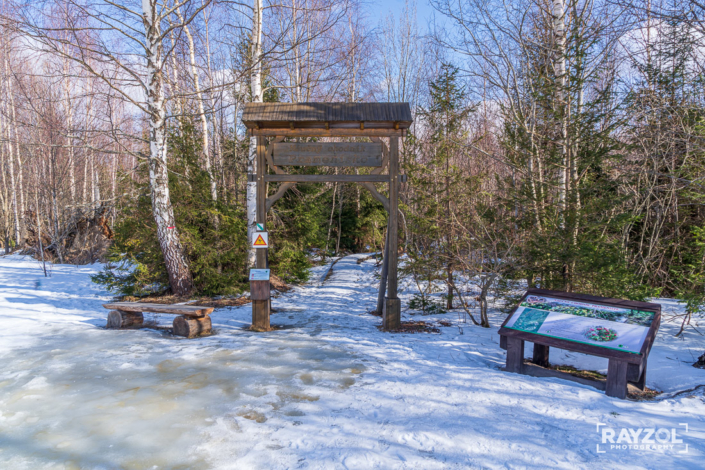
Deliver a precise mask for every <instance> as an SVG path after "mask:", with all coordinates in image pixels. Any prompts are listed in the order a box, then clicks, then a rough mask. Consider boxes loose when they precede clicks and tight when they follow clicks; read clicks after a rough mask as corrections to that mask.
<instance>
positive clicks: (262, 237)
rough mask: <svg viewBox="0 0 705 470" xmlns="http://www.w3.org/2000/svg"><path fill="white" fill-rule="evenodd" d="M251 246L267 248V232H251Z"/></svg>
mask: <svg viewBox="0 0 705 470" xmlns="http://www.w3.org/2000/svg"><path fill="white" fill-rule="evenodd" d="M252 247H253V248H269V232H255V233H253V234H252Z"/></svg>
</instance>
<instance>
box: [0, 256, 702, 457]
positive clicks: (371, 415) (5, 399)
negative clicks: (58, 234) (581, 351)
mask: <svg viewBox="0 0 705 470" xmlns="http://www.w3.org/2000/svg"><path fill="white" fill-rule="evenodd" d="M361 257H364V255H354V256H348V257H345V258H343V259H341V260H340V261H339V262H338V263H337V264H336V265H335V267H334V269H333V272H332V275H331V276H330V277H329V278H328V280H327V281H326V282H325V283H323V285H322V286H320V287H318V286H319V284H320V282H319V277H320V276H321V275H322V274H323V273H324V272H325V270H326V267H325V266H321V267H318V268H315V270H314V271H315V272H314V281H313V282H311V285H310V286H307V287H301V288H297V289H296V290H295V291H293V292H291V293H289V294H285V295H282V296H280V297H279V298H277V299H275V300H274V301H273V304H274V306H275V308H277V309H278V310H279V312H278V313H276V314H274V315H273V316H272V323H273V324H276V325H280V326H283V327H284V328H283V329H281V330H278V331H274V332H270V333H264V334H262V333H251V332H249V331H246V330H244V329H243V327H246V326H247V325H248V324H249V322H250V319H251V310H250V307H249V305H246V306H244V307H241V308H231V309H221V310H217V311H216V312H214V314H213V316H212V318H213V326H214V328H215V329H216V334H215V335H214V336H211V337H208V338H198V339H192V340H186V339H181V338H176V337H172V336H169V335H168V334H167V333H165V332H163V331H159V330H151V329H143V330H137V331H113V330H105V329H104V328H103V327H104V326H105V323H106V317H107V311H106V310H105V309H104V308H102V307H101V304H102V303H103V302H104V301H106V300H109V299H110V296H109V295H108V294H107V293H106V292H104V291H102V290H101V289H99V288H98V287H97V286H96V285H94V284H92V283H91V281H90V278H89V276H90V274H92V273H94V272H96V271H97V270H98V269H99V266H98V265H96V266H93V267H90V266H89V267H85V266H84V267H74V266H54V267H53V269H52V276H51V277H50V278H48V279H45V278H44V277H43V275H42V272H41V271H40V269H39V266H38V264H37V262H36V261H33V260H31V259H29V258H23V257H19V256H9V257H4V258H0V468H1V469H13V470H15V469H17V470H20V469H44V468H48V469H118V468H120V469H122V468H125V469H133V468H134V469H148V468H155V469H156V468H159V469H163V468H164V469H166V468H170V469H171V468H183V469H205V468H218V469H220V468H222V469H250V468H252V469H260V468H261V469H288V468H308V469H317V468H325V469H337V468H349V469H364V468H381V469H393V468H408V469H437V468H438V469H440V468H536V469H544V468H566V469H574V468H586V469H588V468H601V469H602V468H620V469H636V468H654V469H656V468H658V469H670V468H703V461H704V460H703V457H704V456H703V450H704V448H703V445H702V443H703V438H704V437H705V432H704V425H705V422H704V421H705V400H704V398H703V392H702V389H703V387H700V388H699V389H698V390H697V391H696V392H692V393H682V394H677V392H679V391H683V390H687V389H692V388H694V387H697V386H698V385H702V384H705V371H703V370H700V369H695V368H693V367H692V366H691V364H692V363H693V362H694V360H695V359H696V358H697V356H698V355H699V354H701V353H702V350H703V349H705V341H703V338H702V337H701V336H700V335H698V334H697V333H696V332H694V331H692V330H690V331H689V332H688V333H687V334H686V335H685V337H684V338H683V339H678V338H674V336H673V334H674V333H675V332H676V331H677V325H676V324H675V323H670V322H668V321H666V322H664V325H663V326H662V328H661V331H660V333H659V335H658V338H657V341H656V343H655V345H654V348H653V350H652V353H651V356H650V358H649V367H648V374H647V385H648V386H649V387H651V388H656V389H659V390H662V391H664V392H666V393H664V394H663V395H661V396H660V397H659V398H658V399H657V400H654V401H641V402H634V401H625V400H618V399H613V398H609V397H607V396H605V395H604V393H602V392H599V391H597V390H595V389H593V388H591V387H587V386H582V385H579V384H576V383H572V382H567V381H562V380H558V379H545V378H542V379H539V378H532V377H528V376H522V375H516V374H509V373H505V372H502V371H501V370H500V367H502V366H503V364H504V358H505V353H504V351H503V350H501V349H500V348H499V344H498V341H499V338H498V336H497V333H496V332H497V328H498V326H499V324H500V323H501V322H502V321H503V319H504V316H503V315H502V314H500V313H497V312H493V313H492V316H491V321H492V324H493V327H492V328H490V329H482V328H479V327H475V326H472V325H471V324H469V323H468V324H463V325H461V326H462V330H463V334H460V329H459V328H458V326H457V325H456V324H457V322H458V315H457V314H455V313H450V314H445V315H436V316H432V317H422V318H421V317H420V316H415V317H413V318H416V319H423V320H426V321H434V320H440V319H444V320H449V321H451V322H452V323H453V324H454V326H451V327H441V328H440V330H441V332H440V334H388V333H382V332H380V331H379V330H378V329H377V325H379V324H380V319H379V318H377V317H374V316H371V315H367V314H366V313H365V312H366V311H367V310H370V309H371V308H374V305H375V299H376V285H377V282H376V281H375V280H374V277H373V273H374V269H375V268H374V264H373V262H372V261H365V262H362V263H360V264H358V262H357V260H358V258H361ZM411 294H412V292H411V291H410V288H409V286H407V289H406V290H405V291H404V292H403V295H404V296H406V299H405V300H408V298H409V296H410V295H411ZM660 302H661V303H662V304H663V305H664V312H665V313H668V312H669V311H671V310H672V311H678V309H680V306H679V305H678V304H677V303H675V302H674V301H671V300H665V299H664V300H660ZM408 315H409V312H406V313H405V317H408ZM172 318H173V317H171V316H168V315H164V316H161V317H159V321H160V322H163V323H168V322H170V321H171V319H172ZM408 318H410V317H408ZM529 353H530V346H529V348H528V350H527V354H529ZM551 361H552V362H553V363H565V364H573V365H576V366H578V367H580V368H587V369H597V370H605V369H606V366H607V361H606V360H602V359H597V358H590V357H586V356H581V355H578V354H574V353H569V352H564V351H559V350H552V351H551ZM598 423H603V426H602V429H605V428H610V429H612V430H614V431H615V432H616V436H619V435H620V432H623V433H625V434H624V436H626V435H628V434H627V433H628V432H629V429H631V430H632V432H637V429H638V428H643V429H649V428H654V429H657V430H658V429H660V428H665V429H667V430H671V429H676V433H677V437H676V439H682V441H683V443H682V444H680V443H677V444H674V445H673V447H672V448H666V449H656V450H654V449H651V450H640V449H626V450H617V449H610V446H609V443H607V444H603V443H602V440H601V433H600V432H598V431H597V427H598ZM685 425H687V432H686V427H685ZM622 429H627V431H622ZM665 432H667V431H662V433H661V435H660V438H661V439H662V440H665V437H664V436H665V434H664V433H665ZM656 444H658V442H656ZM686 445H687V452H685V450H686Z"/></svg>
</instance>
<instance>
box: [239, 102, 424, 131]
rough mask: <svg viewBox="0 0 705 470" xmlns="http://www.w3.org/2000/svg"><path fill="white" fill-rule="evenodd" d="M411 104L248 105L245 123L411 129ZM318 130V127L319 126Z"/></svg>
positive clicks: (268, 126)
mask: <svg viewBox="0 0 705 470" xmlns="http://www.w3.org/2000/svg"><path fill="white" fill-rule="evenodd" d="M412 121H413V118H412V117H411V108H410V107H409V103H247V104H246V105H245V109H244V111H243V113H242V122H243V123H244V124H245V126H246V127H248V128H250V129H252V128H284V127H289V126H291V125H294V124H295V125H296V127H309V126H315V124H316V123H326V125H330V126H331V127H339V125H340V124H345V123H349V124H353V123H365V127H368V126H369V127H374V128H395V129H408V127H409V126H410V125H411V123H412ZM316 127H317V126H316Z"/></svg>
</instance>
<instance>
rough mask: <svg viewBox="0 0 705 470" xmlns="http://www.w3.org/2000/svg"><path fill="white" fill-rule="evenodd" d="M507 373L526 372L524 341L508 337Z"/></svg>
mask: <svg viewBox="0 0 705 470" xmlns="http://www.w3.org/2000/svg"><path fill="white" fill-rule="evenodd" d="M505 370H506V371H507V372H515V373H517V374H521V373H522V372H523V371H524V340H523V339H519V338H514V337H512V336H508V337H507V367H506V368H505Z"/></svg>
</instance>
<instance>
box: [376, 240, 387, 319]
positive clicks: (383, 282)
mask: <svg viewBox="0 0 705 470" xmlns="http://www.w3.org/2000/svg"><path fill="white" fill-rule="evenodd" d="M382 256H383V258H382V272H381V273H380V279H379V294H378V295H377V314H378V315H384V310H385V309H384V307H385V304H384V298H385V296H386V293H387V273H388V271H389V232H388V231H387V237H386V239H385V241H384V249H383V250H382Z"/></svg>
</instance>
